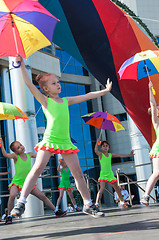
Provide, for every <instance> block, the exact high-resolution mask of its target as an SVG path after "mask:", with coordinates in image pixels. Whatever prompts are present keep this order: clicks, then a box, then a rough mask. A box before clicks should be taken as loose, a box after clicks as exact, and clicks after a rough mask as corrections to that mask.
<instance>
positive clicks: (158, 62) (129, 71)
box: [118, 50, 159, 81]
mask: <svg viewBox="0 0 159 240" xmlns="http://www.w3.org/2000/svg"><path fill="white" fill-rule="evenodd" d="M118 73H119V76H120V79H134V80H136V81H138V80H140V79H143V78H145V77H148V78H149V81H151V79H150V76H152V75H155V74H158V73H159V51H152V50H147V51H142V52H139V53H136V54H135V55H134V56H133V57H131V58H129V59H128V60H126V61H125V62H124V63H123V65H122V66H121V67H120V69H119V71H118Z"/></svg>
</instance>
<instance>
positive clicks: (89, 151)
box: [85, 141, 93, 164]
mask: <svg viewBox="0 0 159 240" xmlns="http://www.w3.org/2000/svg"><path fill="white" fill-rule="evenodd" d="M85 149H86V158H92V156H93V149H92V142H91V141H88V142H85ZM89 164H90V163H89Z"/></svg>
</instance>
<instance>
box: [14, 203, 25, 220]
mask: <svg viewBox="0 0 159 240" xmlns="http://www.w3.org/2000/svg"><path fill="white" fill-rule="evenodd" d="M24 211H25V204H24V203H21V202H17V203H16V204H15V206H14V208H13V209H12V211H11V214H12V216H14V217H19V218H20V217H21V215H22V214H23V213H24Z"/></svg>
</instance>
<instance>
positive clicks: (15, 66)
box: [12, 61, 21, 68]
mask: <svg viewBox="0 0 159 240" xmlns="http://www.w3.org/2000/svg"><path fill="white" fill-rule="evenodd" d="M20 66H21V62H18V65H14V61H12V67H14V68H19V67H20Z"/></svg>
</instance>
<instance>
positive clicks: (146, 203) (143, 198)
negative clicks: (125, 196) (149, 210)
mask: <svg viewBox="0 0 159 240" xmlns="http://www.w3.org/2000/svg"><path fill="white" fill-rule="evenodd" d="M149 199H150V197H149V196H143V197H142V198H141V200H140V203H141V204H143V205H145V206H148V205H149Z"/></svg>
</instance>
